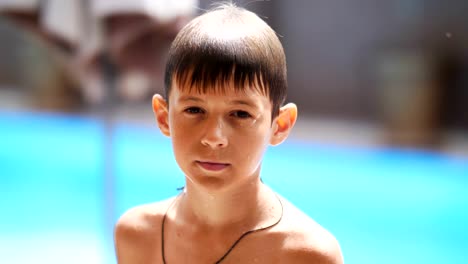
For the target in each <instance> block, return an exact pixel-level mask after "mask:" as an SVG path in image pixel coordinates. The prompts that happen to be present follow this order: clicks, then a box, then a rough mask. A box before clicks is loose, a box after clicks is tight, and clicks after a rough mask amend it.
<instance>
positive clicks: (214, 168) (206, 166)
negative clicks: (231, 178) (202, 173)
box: [196, 160, 230, 171]
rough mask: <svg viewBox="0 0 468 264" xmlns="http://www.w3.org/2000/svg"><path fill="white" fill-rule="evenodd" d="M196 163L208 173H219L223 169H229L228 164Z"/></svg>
mask: <svg viewBox="0 0 468 264" xmlns="http://www.w3.org/2000/svg"><path fill="white" fill-rule="evenodd" d="M196 163H197V164H198V165H199V166H200V167H202V168H203V169H205V170H208V171H221V170H224V169H225V168H227V167H229V166H230V164H229V163H219V162H211V161H199V160H197V161H196Z"/></svg>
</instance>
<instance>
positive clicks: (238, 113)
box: [232, 110, 252, 119]
mask: <svg viewBox="0 0 468 264" xmlns="http://www.w3.org/2000/svg"><path fill="white" fill-rule="evenodd" d="M232 115H233V116H234V117H237V118H241V119H244V118H250V117H252V115H251V114H249V113H248V112H246V111H241V110H239V111H234V112H233V113H232Z"/></svg>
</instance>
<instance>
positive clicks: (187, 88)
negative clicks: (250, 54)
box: [169, 80, 270, 100]
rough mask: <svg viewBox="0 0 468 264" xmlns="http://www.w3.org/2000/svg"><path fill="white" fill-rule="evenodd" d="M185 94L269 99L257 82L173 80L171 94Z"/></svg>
mask: <svg viewBox="0 0 468 264" xmlns="http://www.w3.org/2000/svg"><path fill="white" fill-rule="evenodd" d="M173 93H174V94H175V93H176V94H177V95H179V96H180V95H181V94H185V95H195V96H207V95H216V96H228V97H236V98H239V97H251V96H254V97H259V98H265V99H267V100H269V99H270V98H269V96H268V95H267V94H266V92H265V89H264V88H263V85H261V84H260V83H258V82H247V81H246V82H244V83H243V84H242V83H239V82H235V81H234V80H217V81H215V82H210V83H205V82H199V83H190V82H187V81H185V82H179V81H177V80H175V81H174V82H173V84H172V88H171V93H170V94H169V97H171V95H172V94H173Z"/></svg>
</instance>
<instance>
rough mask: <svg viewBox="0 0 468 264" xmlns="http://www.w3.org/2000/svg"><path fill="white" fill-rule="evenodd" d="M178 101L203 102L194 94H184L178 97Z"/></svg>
mask: <svg viewBox="0 0 468 264" xmlns="http://www.w3.org/2000/svg"><path fill="white" fill-rule="evenodd" d="M179 101H180V102H186V101H194V102H204V100H203V99H201V98H199V97H195V96H190V95H184V96H181V97H180V98H179Z"/></svg>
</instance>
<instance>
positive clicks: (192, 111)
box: [184, 106, 252, 119]
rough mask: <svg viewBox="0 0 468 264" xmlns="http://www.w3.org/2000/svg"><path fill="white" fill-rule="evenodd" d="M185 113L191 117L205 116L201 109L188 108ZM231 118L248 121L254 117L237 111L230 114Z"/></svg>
mask: <svg viewBox="0 0 468 264" xmlns="http://www.w3.org/2000/svg"><path fill="white" fill-rule="evenodd" d="M184 112H186V113H188V114H190V115H197V114H203V113H205V111H204V110H203V109H201V108H200V107H194V106H193V107H188V108H187V109H185V110H184ZM230 115H231V116H234V117H236V118H239V119H247V118H251V117H252V115H251V114H250V113H249V112H247V111H243V110H237V111H233V112H231V114H230Z"/></svg>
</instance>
